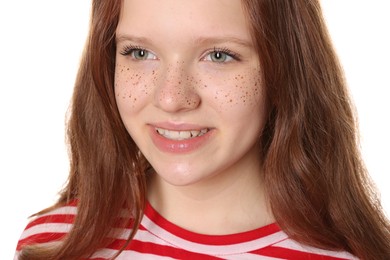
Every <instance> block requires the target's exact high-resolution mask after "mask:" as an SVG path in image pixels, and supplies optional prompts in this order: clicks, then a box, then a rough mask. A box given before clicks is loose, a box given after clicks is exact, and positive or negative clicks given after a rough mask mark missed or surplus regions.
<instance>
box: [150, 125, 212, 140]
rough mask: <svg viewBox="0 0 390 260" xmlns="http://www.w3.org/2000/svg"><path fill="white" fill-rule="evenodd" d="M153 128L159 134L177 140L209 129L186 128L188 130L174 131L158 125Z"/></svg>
mask: <svg viewBox="0 0 390 260" xmlns="http://www.w3.org/2000/svg"><path fill="white" fill-rule="evenodd" d="M155 129H156V132H157V133H158V134H159V135H161V136H164V137H165V138H167V139H170V140H177V141H180V140H187V139H191V138H195V137H199V136H202V135H204V134H206V133H207V132H208V131H209V129H207V128H205V129H202V130H188V131H174V130H167V129H163V128H159V127H156V128H155Z"/></svg>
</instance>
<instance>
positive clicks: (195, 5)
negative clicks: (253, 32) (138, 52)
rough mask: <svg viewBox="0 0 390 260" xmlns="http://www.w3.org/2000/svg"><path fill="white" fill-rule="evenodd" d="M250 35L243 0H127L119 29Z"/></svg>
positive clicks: (161, 33)
mask: <svg viewBox="0 0 390 260" xmlns="http://www.w3.org/2000/svg"><path fill="white" fill-rule="evenodd" d="M128 31H131V32H134V33H137V34H138V35H142V34H145V36H150V35H154V36H160V37H163V38H164V39H165V38H169V37H170V36H177V35H181V36H182V37H185V36H189V37H191V36H196V35H205V36H218V35H229V36H232V37H235V38H240V39H243V40H249V39H250V33H249V26H248V23H247V19H246V15H245V12H244V9H243V6H242V3H241V0H124V1H123V3H122V8H121V14H120V19H119V24H118V28H117V33H127V32H128Z"/></svg>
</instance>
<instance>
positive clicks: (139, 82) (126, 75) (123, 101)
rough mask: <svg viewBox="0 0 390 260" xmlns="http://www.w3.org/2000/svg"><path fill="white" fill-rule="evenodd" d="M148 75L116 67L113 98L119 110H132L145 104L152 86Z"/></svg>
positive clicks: (119, 66)
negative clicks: (114, 97)
mask: <svg viewBox="0 0 390 260" xmlns="http://www.w3.org/2000/svg"><path fill="white" fill-rule="evenodd" d="M149 74H150V73H146V72H145V71H139V70H138V71H137V70H134V69H131V68H129V67H126V66H121V65H117V66H116V69H115V96H116V100H117V103H118V106H119V108H120V109H121V108H122V109H126V110H127V109H131V110H134V109H136V108H138V107H140V106H142V105H143V104H144V103H145V102H146V100H147V99H148V97H149V96H150V93H151V85H152V80H151V77H150V75H149Z"/></svg>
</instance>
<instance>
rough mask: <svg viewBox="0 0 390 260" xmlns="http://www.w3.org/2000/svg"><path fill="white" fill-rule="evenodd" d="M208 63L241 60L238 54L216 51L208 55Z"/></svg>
mask: <svg viewBox="0 0 390 260" xmlns="http://www.w3.org/2000/svg"><path fill="white" fill-rule="evenodd" d="M205 60H206V61H212V62H216V63H224V62H230V61H233V60H239V59H238V56H237V54H235V53H232V52H231V51H228V50H214V51H212V52H210V53H208V54H207V56H206V58H205Z"/></svg>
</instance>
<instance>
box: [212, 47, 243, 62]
mask: <svg viewBox="0 0 390 260" xmlns="http://www.w3.org/2000/svg"><path fill="white" fill-rule="evenodd" d="M216 52H221V53H223V54H226V55H228V56H230V57H232V59H233V60H236V61H240V60H241V57H240V55H239V54H238V53H236V52H233V51H232V50H229V49H228V48H216V47H214V49H213V51H210V52H208V53H207V55H210V54H213V53H216Z"/></svg>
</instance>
